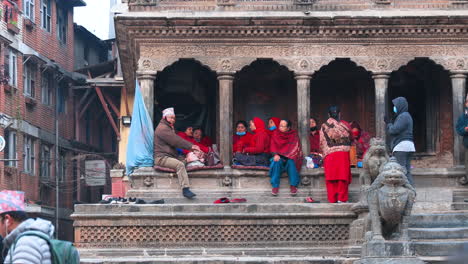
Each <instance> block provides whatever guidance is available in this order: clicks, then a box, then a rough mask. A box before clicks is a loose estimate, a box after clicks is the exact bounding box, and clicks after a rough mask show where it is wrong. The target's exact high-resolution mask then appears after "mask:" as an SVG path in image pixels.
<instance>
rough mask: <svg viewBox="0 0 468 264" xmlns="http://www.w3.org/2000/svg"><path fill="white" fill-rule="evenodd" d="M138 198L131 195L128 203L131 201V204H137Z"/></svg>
mask: <svg viewBox="0 0 468 264" xmlns="http://www.w3.org/2000/svg"><path fill="white" fill-rule="evenodd" d="M136 200H137V198H132V197H129V198H128V203H129V204H135V203H136Z"/></svg>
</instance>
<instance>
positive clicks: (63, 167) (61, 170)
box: [58, 152, 67, 182]
mask: <svg viewBox="0 0 468 264" xmlns="http://www.w3.org/2000/svg"><path fill="white" fill-rule="evenodd" d="M66 164H67V159H66V156H65V153H64V152H61V153H60V167H59V175H58V177H59V180H60V181H61V182H63V181H64V180H65V178H66V177H65V174H66V173H67V165H66Z"/></svg>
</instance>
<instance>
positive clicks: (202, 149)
mask: <svg viewBox="0 0 468 264" xmlns="http://www.w3.org/2000/svg"><path fill="white" fill-rule="evenodd" d="M177 135H178V136H179V137H181V138H183V139H185V140H187V141H188V142H190V143H192V144H195V145H197V146H199V147H200V149H201V151H203V152H205V153H208V152H209V148H208V147H206V146H204V145H203V144H201V143H198V142H197V141H196V140H195V139H194V138H193V137H189V136H187V134H185V132H177ZM190 151H191V150H186V149H184V150H182V152H184V154H185V155H187V153H189V152H190Z"/></svg>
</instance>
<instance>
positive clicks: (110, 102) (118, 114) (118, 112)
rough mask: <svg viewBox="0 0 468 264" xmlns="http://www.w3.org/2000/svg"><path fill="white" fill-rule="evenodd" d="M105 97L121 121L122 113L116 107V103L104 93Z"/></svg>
mask: <svg viewBox="0 0 468 264" xmlns="http://www.w3.org/2000/svg"><path fill="white" fill-rule="evenodd" d="M102 95H104V98H105V99H106V101H107V103H109V105H110V106H111V108H112V110H113V111H114V113H115V114H116V115H117V117H118V118H119V119H120V111H119V109H118V108H117V107H116V106H115V104H114V102H112V98H111V97H109V96H108V95H106V94H105V93H102Z"/></svg>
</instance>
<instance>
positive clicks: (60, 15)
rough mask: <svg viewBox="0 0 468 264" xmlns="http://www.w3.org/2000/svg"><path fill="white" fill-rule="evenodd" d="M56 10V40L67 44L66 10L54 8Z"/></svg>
mask: <svg viewBox="0 0 468 264" xmlns="http://www.w3.org/2000/svg"><path fill="white" fill-rule="evenodd" d="M56 10H57V38H58V40H59V41H60V43H62V44H65V43H67V27H68V13H67V12H68V10H66V9H62V8H58V7H57V8H56Z"/></svg>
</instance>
